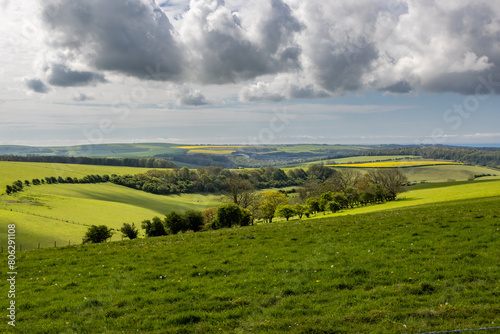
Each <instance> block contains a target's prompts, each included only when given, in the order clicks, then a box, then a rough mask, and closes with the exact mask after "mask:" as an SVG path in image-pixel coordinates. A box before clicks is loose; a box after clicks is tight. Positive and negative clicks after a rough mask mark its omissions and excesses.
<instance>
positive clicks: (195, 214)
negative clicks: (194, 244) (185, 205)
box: [184, 210, 203, 232]
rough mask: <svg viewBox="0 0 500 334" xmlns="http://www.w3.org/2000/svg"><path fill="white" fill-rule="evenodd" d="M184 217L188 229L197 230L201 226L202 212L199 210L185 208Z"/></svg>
mask: <svg viewBox="0 0 500 334" xmlns="http://www.w3.org/2000/svg"><path fill="white" fill-rule="evenodd" d="M184 219H185V221H186V227H187V229H188V230H193V231H194V232H198V231H199V230H201V228H202V227H203V214H202V212H201V211H196V210H187V211H186V212H184Z"/></svg>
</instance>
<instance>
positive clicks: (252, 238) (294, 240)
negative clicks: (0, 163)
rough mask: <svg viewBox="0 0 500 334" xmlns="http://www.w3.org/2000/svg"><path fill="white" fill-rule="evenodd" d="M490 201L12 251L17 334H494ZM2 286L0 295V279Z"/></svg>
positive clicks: (494, 206) (497, 243)
mask: <svg viewBox="0 0 500 334" xmlns="http://www.w3.org/2000/svg"><path fill="white" fill-rule="evenodd" d="M499 203H500V197H493V198H484V199H476V200H467V201H457V202H449V203H445V204H433V205H423V206H421V207H418V208H411V209H398V210H390V211H383V212H378V213H372V214H365V215H356V216H346V217H337V218H330V219H323V220H314V221H295V222H288V223H275V224H266V225H260V226H251V227H247V228H234V229H227V230H220V231H214V232H201V233H187V234H181V235H176V236H167V237H160V238H148V239H141V240H136V241H126V242H125V241H123V242H116V243H106V244H101V245H85V246H71V247H65V248H57V249H43V250H35V251H23V252H18V257H19V258H18V266H19V268H18V273H19V275H18V280H17V292H18V293H17V298H16V306H17V321H18V322H17V326H16V332H17V333H30V334H31V333H104V332H105V333H137V332H141V333H194V332H197V333H213V332H224V333H249V332H254V333H281V332H288V333H395V332H399V333H401V332H408V333H417V332H424V331H431V330H432V331H434V330H453V329H457V328H462V329H464V328H478V327H494V326H498V323H499V321H500V305H499V303H498V299H499V296H500V290H499V287H498V280H499V279H500V269H499V267H498V256H499V253H498V249H500V238H499V237H500V231H499V229H500V222H499V217H500V206H499V205H498V204H499ZM4 260H5V259H4ZM0 289H2V290H3V291H7V286H6V281H5V280H3V281H1V283H0ZM2 303H3V304H2V306H3V307H7V305H6V299H5V298H4V299H3V300H2ZM4 310H5V308H4ZM1 326H3V327H2V332H8V331H9V329H8V328H7V325H6V322H4V323H3V324H2V325H1Z"/></svg>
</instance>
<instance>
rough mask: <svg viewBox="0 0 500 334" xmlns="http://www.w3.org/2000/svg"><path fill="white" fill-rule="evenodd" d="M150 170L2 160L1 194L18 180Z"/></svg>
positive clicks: (0, 172) (0, 174)
mask: <svg viewBox="0 0 500 334" xmlns="http://www.w3.org/2000/svg"><path fill="white" fill-rule="evenodd" d="M148 170H151V168H135V167H116V166H94V165H73V164H53V163H38V162H11V161H0V194H2V193H4V192H5V186H6V185H8V184H12V182H14V181H16V180H21V181H24V180H28V181H30V182H31V180H32V179H35V178H38V179H42V178H44V177H47V176H49V177H50V176H55V177H58V176H61V177H63V178H66V177H68V176H69V177H79V178H80V177H83V176H85V175H91V174H99V175H104V174H108V175H111V174H117V175H124V174H139V173H144V172H147V171H148Z"/></svg>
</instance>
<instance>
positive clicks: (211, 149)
mask: <svg viewBox="0 0 500 334" xmlns="http://www.w3.org/2000/svg"><path fill="white" fill-rule="evenodd" d="M248 147H253V146H245V145H236V146H231V145H194V146H177V148H179V149H183V150H188V152H187V153H190V154H194V153H204V154H223V155H225V154H231V153H234V152H238V151H242V150H243V149H245V148H248Z"/></svg>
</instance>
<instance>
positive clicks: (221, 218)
mask: <svg viewBox="0 0 500 334" xmlns="http://www.w3.org/2000/svg"><path fill="white" fill-rule="evenodd" d="M215 216H216V217H215V221H214V223H213V224H212V226H213V227H214V228H216V229H217V228H222V227H232V226H233V225H237V224H240V222H241V218H242V216H243V213H242V211H241V208H240V207H239V206H238V205H236V204H234V203H229V204H224V205H221V206H219V207H218V208H217V212H216V215H215Z"/></svg>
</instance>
